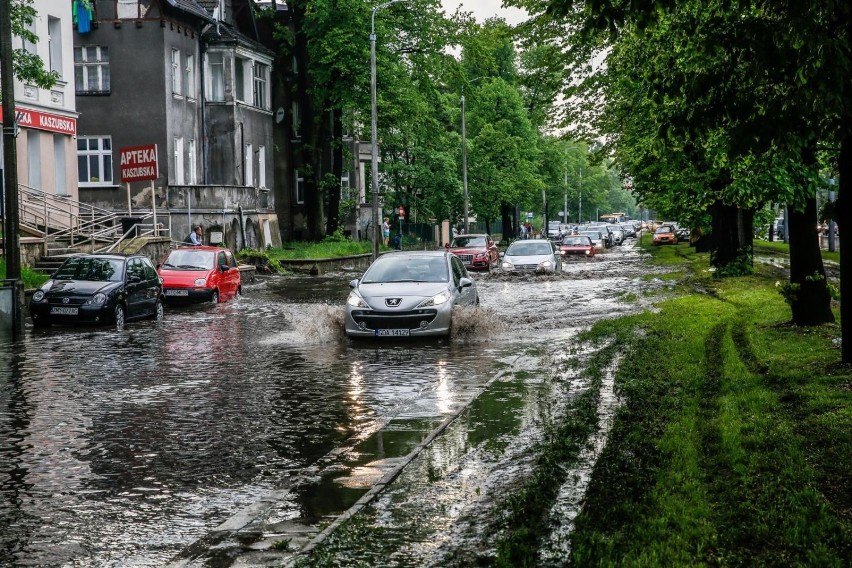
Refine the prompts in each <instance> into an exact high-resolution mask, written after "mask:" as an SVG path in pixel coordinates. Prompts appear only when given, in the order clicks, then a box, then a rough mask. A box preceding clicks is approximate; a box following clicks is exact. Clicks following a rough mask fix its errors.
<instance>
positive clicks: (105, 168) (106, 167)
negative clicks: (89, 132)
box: [77, 136, 112, 186]
mask: <svg viewBox="0 0 852 568" xmlns="http://www.w3.org/2000/svg"><path fill="white" fill-rule="evenodd" d="M77 181H79V182H80V185H81V186H97V185H112V139H111V138H110V137H109V136H78V137H77Z"/></svg>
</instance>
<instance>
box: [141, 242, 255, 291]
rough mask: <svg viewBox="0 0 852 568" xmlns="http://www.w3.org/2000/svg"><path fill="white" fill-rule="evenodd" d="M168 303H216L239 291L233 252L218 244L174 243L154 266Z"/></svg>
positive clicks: (238, 270) (235, 260) (237, 273)
mask: <svg viewBox="0 0 852 568" xmlns="http://www.w3.org/2000/svg"><path fill="white" fill-rule="evenodd" d="M157 273H158V274H159V275H160V277H161V278H162V279H163V298H164V299H165V301H166V303H168V304H191V303H198V302H212V303H214V304H218V303H219V302H225V301H227V300H229V299H231V298H233V297H235V296H237V295H239V294H242V287H241V286H240V269H239V268H237V259H236V258H234V255H233V253H232V252H231V251H230V250H228V249H226V248H221V247H207V246H201V247H198V246H187V247H178V248H176V249H174V250H172V251H171V252H170V253H169V256H168V257H167V258H166V260H164V261H163V263H162V264H161V265H159V266H158V267H157Z"/></svg>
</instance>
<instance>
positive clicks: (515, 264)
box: [500, 239, 562, 272]
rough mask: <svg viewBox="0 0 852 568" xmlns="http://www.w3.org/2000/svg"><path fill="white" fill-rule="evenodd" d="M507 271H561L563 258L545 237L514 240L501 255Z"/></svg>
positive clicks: (504, 269)
mask: <svg viewBox="0 0 852 568" xmlns="http://www.w3.org/2000/svg"><path fill="white" fill-rule="evenodd" d="M501 256H502V257H503V258H502V260H501V262H500V266H501V268H502V269H503V271H505V272H561V271H562V258H561V256H560V254H559V252H558V251H557V250H556V249H555V248H554V246H553V243H552V242H550V241H548V240H545V239H529V240H519V241H515V242H513V243H512V244H511V245H509V248H508V249H506V252H505V253H504V254H502V255H501Z"/></svg>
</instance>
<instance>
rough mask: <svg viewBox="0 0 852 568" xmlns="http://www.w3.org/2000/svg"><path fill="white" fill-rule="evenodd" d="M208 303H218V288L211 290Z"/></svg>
mask: <svg viewBox="0 0 852 568" xmlns="http://www.w3.org/2000/svg"><path fill="white" fill-rule="evenodd" d="M210 303H211V304H218V303H219V290H213V295H212V296H210Z"/></svg>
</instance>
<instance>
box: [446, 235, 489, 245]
mask: <svg viewBox="0 0 852 568" xmlns="http://www.w3.org/2000/svg"><path fill="white" fill-rule="evenodd" d="M451 246H453V247H485V246H487V243H486V242H485V237H456V238H455V239H453V244H452V245H451Z"/></svg>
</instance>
